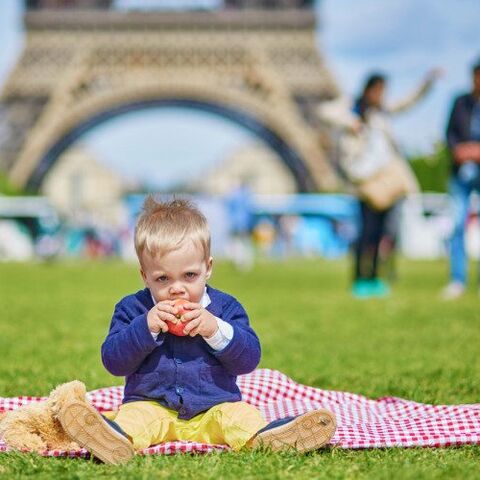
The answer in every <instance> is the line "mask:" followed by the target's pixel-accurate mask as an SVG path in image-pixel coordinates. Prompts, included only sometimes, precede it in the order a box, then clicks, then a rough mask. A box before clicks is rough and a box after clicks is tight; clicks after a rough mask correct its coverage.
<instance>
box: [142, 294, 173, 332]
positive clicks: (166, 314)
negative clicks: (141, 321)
mask: <svg viewBox="0 0 480 480" xmlns="http://www.w3.org/2000/svg"><path fill="white" fill-rule="evenodd" d="M175 313H176V311H175V309H174V307H173V301H172V300H164V301H163V302H158V303H157V304H156V305H154V306H153V307H152V308H151V309H150V311H149V312H148V314H147V323H148V329H149V330H150V331H151V332H152V333H160V332H163V333H166V332H168V325H167V324H166V323H165V322H166V321H167V320H168V321H169V322H173V323H177V322H178V319H177V318H176V317H175Z"/></svg>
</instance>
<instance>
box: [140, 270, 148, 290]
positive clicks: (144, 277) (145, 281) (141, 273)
mask: <svg viewBox="0 0 480 480" xmlns="http://www.w3.org/2000/svg"><path fill="white" fill-rule="evenodd" d="M140 276H141V277H142V280H143V283H144V284H145V286H147V276H146V275H145V272H144V271H143V270H142V269H140Z"/></svg>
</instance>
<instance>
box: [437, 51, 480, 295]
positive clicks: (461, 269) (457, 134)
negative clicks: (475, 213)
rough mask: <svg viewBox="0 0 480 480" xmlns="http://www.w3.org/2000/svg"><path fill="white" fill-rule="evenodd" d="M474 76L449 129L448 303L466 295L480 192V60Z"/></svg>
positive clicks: (452, 117) (462, 96)
mask: <svg viewBox="0 0 480 480" xmlns="http://www.w3.org/2000/svg"><path fill="white" fill-rule="evenodd" d="M472 76H473V78H472V80H473V89H472V91H471V92H470V93H467V94H465V95H461V96H459V97H458V98H456V100H455V102H454V104H453V108H452V112H451V114H450V119H449V122H448V127H447V145H448V148H449V150H450V153H451V156H452V174H451V178H450V186H449V191H450V195H451V198H452V203H453V214H454V222H455V223H454V231H453V234H452V237H451V242H450V283H449V284H448V285H447V286H446V287H445V289H444V290H443V297H444V298H445V299H454V298H458V297H460V296H461V295H463V294H464V293H465V286H466V283H467V258H466V253H465V238H464V237H465V223H466V220H467V216H468V210H469V204H470V194H471V193H472V192H473V191H477V192H480V59H479V60H478V61H477V63H476V64H475V65H474V66H473V68H472Z"/></svg>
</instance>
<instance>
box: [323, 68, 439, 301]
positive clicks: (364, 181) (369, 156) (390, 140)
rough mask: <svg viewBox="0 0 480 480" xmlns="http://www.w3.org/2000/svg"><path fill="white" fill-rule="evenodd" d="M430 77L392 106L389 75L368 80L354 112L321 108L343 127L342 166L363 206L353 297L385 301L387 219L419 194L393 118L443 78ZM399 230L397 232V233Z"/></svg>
mask: <svg viewBox="0 0 480 480" xmlns="http://www.w3.org/2000/svg"><path fill="white" fill-rule="evenodd" d="M440 73H441V72H440V70H438V69H435V70H432V71H431V72H429V73H428V75H427V76H426V78H425V79H424V81H423V82H422V83H421V85H420V86H419V88H418V89H417V90H416V91H415V92H414V93H413V94H411V95H409V96H408V97H407V98H405V99H403V100H402V101H400V102H398V103H396V104H394V105H390V106H389V105H386V104H385V100H384V97H385V91H386V86H387V79H386V76H385V75H383V74H381V73H373V74H371V75H369V76H368V78H367V80H366V82H365V84H364V86H363V89H362V91H361V94H360V95H359V97H358V99H357V100H356V102H355V104H354V106H353V108H351V107H350V105H349V103H347V102H346V101H345V99H342V98H340V99H337V100H335V101H333V102H329V103H327V104H324V105H323V106H321V107H320V108H319V112H318V113H319V116H320V118H321V119H322V120H324V121H326V122H327V123H329V124H330V125H333V126H336V127H338V128H340V130H341V132H342V133H341V135H340V137H339V142H338V146H339V149H338V157H339V166H340V169H341V170H342V171H343V173H344V174H345V176H346V177H347V179H348V180H349V181H351V182H352V183H353V184H354V185H355V187H356V191H357V194H358V197H359V204H360V219H359V220H360V231H359V235H358V239H357V242H356V246H355V269H354V281H353V285H352V293H353V295H354V296H356V297H359V298H368V297H382V296H385V295H387V294H388V293H389V286H388V284H387V283H386V282H385V281H383V280H381V279H380V278H379V275H378V255H379V246H380V242H381V240H382V238H383V237H384V236H385V234H386V233H387V231H386V230H387V227H388V225H392V222H391V221H389V219H391V218H392V215H394V214H395V211H396V206H397V204H398V202H399V200H401V199H402V198H403V197H404V196H405V195H407V194H409V193H413V192H415V191H417V182H416V179H415V177H414V175H413V173H412V171H411V169H410V167H409V166H408V164H407V162H406V161H405V160H404V158H403V157H402V155H401V152H400V149H399V147H398V145H397V142H396V141H395V138H394V136H393V132H392V128H391V124H390V116H391V115H392V114H396V113H399V112H402V111H404V110H406V109H408V108H410V107H412V106H413V105H415V103H416V102H417V101H418V100H420V99H421V98H422V97H423V96H424V95H425V94H426V93H427V92H428V91H429V90H430V88H431V86H432V85H433V83H434V82H435V80H436V79H437V78H438V77H439V75H440ZM395 230H396V229H395V228H394V229H393V231H395Z"/></svg>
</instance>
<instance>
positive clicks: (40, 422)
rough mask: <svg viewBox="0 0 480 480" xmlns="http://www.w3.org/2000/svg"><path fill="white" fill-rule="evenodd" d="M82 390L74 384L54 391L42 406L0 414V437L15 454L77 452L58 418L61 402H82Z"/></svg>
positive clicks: (79, 384) (83, 389)
mask: <svg viewBox="0 0 480 480" xmlns="http://www.w3.org/2000/svg"><path fill="white" fill-rule="evenodd" d="M85 395H86V388H85V385H84V384H83V383H82V382H79V381H78V380H74V381H72V382H68V383H64V384H62V385H59V386H58V387H56V388H55V389H54V390H52V392H51V393H50V395H49V397H48V398H47V399H46V400H44V401H42V402H35V403H30V404H28V405H24V406H23V407H20V408H18V409H16V410H11V411H7V412H3V413H0V437H1V438H2V439H3V440H4V441H5V442H6V444H7V445H8V446H9V447H10V448H13V449H16V450H32V451H35V452H38V453H42V452H44V451H45V450H78V449H80V446H79V445H78V444H77V443H75V442H73V441H72V440H71V439H70V438H69V437H68V435H67V434H66V433H65V431H64V430H63V428H62V425H61V424H60V422H59V420H58V414H59V412H60V410H61V408H62V405H63V404H64V403H65V402H70V401H71V400H74V399H78V400H81V399H84V398H85Z"/></svg>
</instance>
